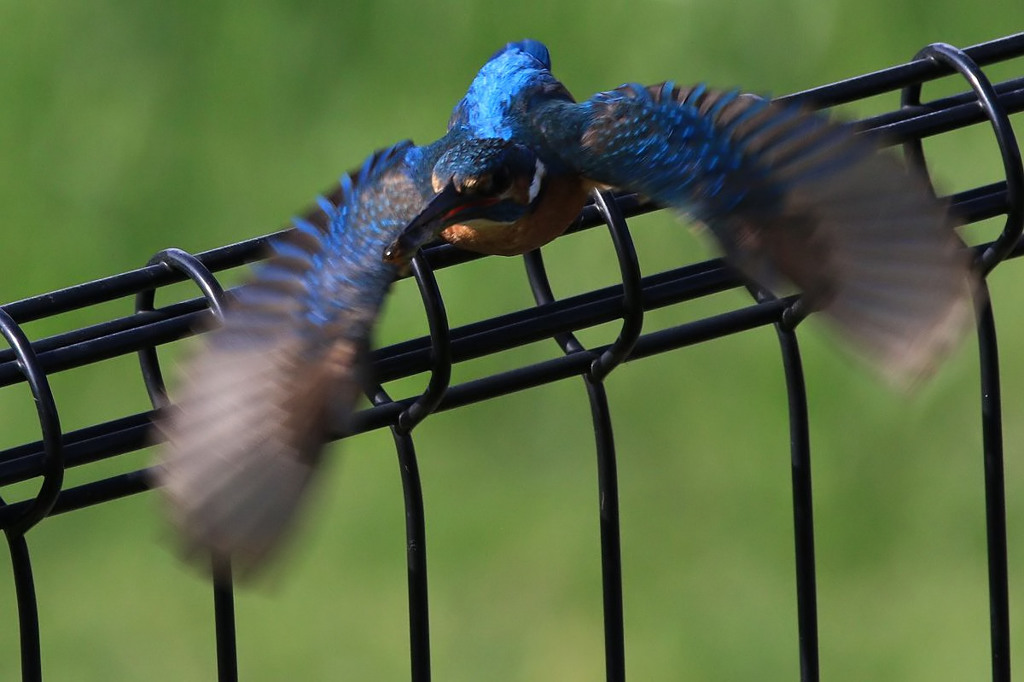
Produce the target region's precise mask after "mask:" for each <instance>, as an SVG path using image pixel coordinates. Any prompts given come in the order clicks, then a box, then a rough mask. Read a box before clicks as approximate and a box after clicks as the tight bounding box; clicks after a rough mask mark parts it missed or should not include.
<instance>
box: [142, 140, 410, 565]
mask: <svg viewBox="0 0 1024 682" xmlns="http://www.w3.org/2000/svg"><path fill="white" fill-rule="evenodd" d="M408 149H409V145H408V144H407V143H405V144H402V145H398V146H396V147H393V148H391V149H389V150H387V151H384V152H382V153H379V154H377V155H375V156H373V157H371V158H370V159H369V160H368V161H367V162H366V164H365V165H364V166H363V167H362V168H361V169H360V170H359V171H358V172H357V173H355V174H353V175H351V176H346V177H344V178H342V182H341V190H340V192H339V193H336V195H335V196H336V197H338V198H339V202H338V205H337V206H334V205H332V204H330V203H329V202H326V201H322V208H323V210H324V212H325V213H326V214H327V218H328V220H327V227H326V229H320V228H318V227H316V226H314V225H312V224H311V223H308V222H305V221H296V229H295V230H292V231H291V232H289V233H288V234H287V235H286V236H285V237H283V238H282V239H280V240H278V241H277V242H276V243H274V244H273V256H272V257H271V259H270V260H269V261H267V262H266V263H265V264H263V265H261V266H260V267H259V268H258V270H257V271H256V274H255V277H254V279H253V280H252V281H251V282H250V283H248V284H247V285H245V286H243V287H242V288H241V289H240V290H239V291H238V293H237V298H236V300H235V301H234V303H233V305H232V306H230V307H229V308H228V311H227V313H226V316H225V319H224V321H223V325H222V326H221V327H220V328H218V329H216V330H214V331H213V332H211V333H210V334H208V335H207V336H206V337H205V345H204V346H203V347H202V348H201V349H200V351H199V352H198V354H197V355H196V356H195V357H194V358H193V359H192V361H191V362H190V363H189V364H188V365H187V367H186V370H185V373H184V377H183V379H184V383H183V386H182V389H181V391H180V395H179V396H178V399H177V401H176V403H175V405H174V406H172V407H171V408H169V409H168V412H167V415H166V417H165V418H164V419H163V420H162V421H161V423H160V425H159V426H160V429H161V431H162V432H163V435H164V436H165V437H166V440H167V442H166V444H165V445H164V446H163V447H162V448H161V454H160V461H159V465H158V466H157V468H156V470H157V472H158V474H157V484H158V485H160V486H162V490H163V493H164V497H165V498H166V501H167V504H168V507H169V515H170V518H171V520H172V522H173V524H174V525H175V526H176V527H177V529H178V530H179V531H180V533H181V536H182V538H183V539H184V541H185V544H186V547H187V548H188V550H189V551H190V552H195V551H198V550H207V551H210V552H212V553H213V554H214V555H215V556H219V557H225V558H228V557H229V558H231V559H232V561H233V563H234V565H235V566H236V567H238V569H239V570H240V571H241V572H243V573H244V572H246V571H248V570H251V569H253V568H254V567H256V566H257V565H258V564H260V563H261V562H262V561H263V559H264V558H265V557H266V556H267V555H268V554H270V553H271V552H272V551H273V550H274V549H275V548H276V547H277V546H278V545H279V543H280V541H281V539H282V538H283V537H284V535H285V532H286V531H287V529H288V528H289V527H290V526H291V523H292V521H293V519H294V516H295V511H296V509H297V507H298V506H299V503H300V500H301V499H302V497H303V495H302V493H303V492H304V491H305V490H306V487H307V485H308V483H309V479H310V476H311V474H312V471H313V468H314V466H315V465H316V463H317V461H318V459H319V458H320V454H321V450H322V448H323V445H324V442H325V440H326V438H327V436H328V433H329V431H330V430H331V429H336V428H339V427H340V426H343V423H339V422H342V421H343V419H344V417H345V416H347V415H348V413H350V412H351V410H352V408H353V405H354V403H355V400H356V398H357V397H358V395H359V381H358V376H357V374H358V371H359V366H360V364H361V357H362V355H363V352H364V350H365V348H366V346H367V344H368V342H369V337H370V333H371V331H372V328H373V325H374V322H375V320H376V318H377V315H378V310H379V308H380V305H381V303H382V301H383V298H384V295H385V293H386V292H387V289H388V287H389V285H390V284H391V281H392V279H393V278H394V274H395V273H394V269H393V268H392V267H391V266H388V265H385V264H383V263H382V262H381V260H380V252H381V250H382V249H383V247H384V245H386V244H387V243H389V242H390V241H391V240H392V239H393V238H394V236H395V235H397V234H398V232H399V231H400V230H401V229H402V227H404V225H405V223H406V222H407V221H408V220H409V219H410V218H411V217H412V215H414V214H415V206H416V204H415V202H413V203H412V205H408V202H407V201H406V199H407V198H408V196H410V195H409V190H410V180H409V176H408V174H407V173H406V172H405V169H404V165H403V164H404V160H405V155H404V152H406V151H407V150H408ZM390 194H395V195H398V196H401V197H403V200H401V201H400V200H397V199H396V200H394V201H390V200H389V195H390ZM412 196H418V191H417V190H415V189H414V188H412Z"/></svg>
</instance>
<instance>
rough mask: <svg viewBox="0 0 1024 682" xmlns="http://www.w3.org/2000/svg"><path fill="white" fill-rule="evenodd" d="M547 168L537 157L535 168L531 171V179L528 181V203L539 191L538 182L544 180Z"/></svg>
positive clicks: (531, 201)
mask: <svg viewBox="0 0 1024 682" xmlns="http://www.w3.org/2000/svg"><path fill="white" fill-rule="evenodd" d="M547 172H548V169H547V168H545V167H544V164H543V163H541V162H540V159H537V166H536V170H535V171H534V172H533V180H532V181H531V182H530V192H529V199H530V203H531V204H532V203H533V200H534V199H536V198H537V193H538V192H540V183H541V182H542V181H543V180H544V176H545V175H547Z"/></svg>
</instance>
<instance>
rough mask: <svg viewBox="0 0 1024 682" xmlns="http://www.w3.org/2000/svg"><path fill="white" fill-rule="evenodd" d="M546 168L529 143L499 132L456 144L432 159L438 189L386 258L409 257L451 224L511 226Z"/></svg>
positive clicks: (397, 261)
mask: <svg viewBox="0 0 1024 682" xmlns="http://www.w3.org/2000/svg"><path fill="white" fill-rule="evenodd" d="M545 174H546V169H545V167H544V164H543V163H541V161H540V159H538V158H537V156H536V155H535V154H534V153H533V151H531V150H530V149H529V148H528V147H525V146H523V145H520V144H515V143H512V142H507V141H505V140H501V139H496V138H485V139H476V138H472V139H468V140H463V141H461V142H457V143H455V144H453V145H452V146H451V147H450V148H449V149H447V150H446V151H445V152H444V153H443V154H442V155H441V156H440V157H439V158H438V160H437V162H436V163H435V164H434V170H433V174H432V183H433V187H434V191H435V194H434V196H433V198H432V199H431V200H430V201H429V202H428V203H427V205H426V206H425V207H424V208H423V210H422V211H421V212H420V214H419V215H417V216H416V217H415V218H414V219H413V220H412V221H411V222H410V223H409V225H408V226H407V227H406V228H405V230H404V231H403V232H402V234H401V235H400V236H399V237H398V239H396V240H395V241H394V242H392V243H391V245H390V246H388V247H387V248H386V249H385V250H384V260H385V261H386V262H388V263H394V264H399V265H400V264H404V263H407V262H408V261H409V260H410V259H411V258H412V256H413V254H415V253H416V251H417V250H418V249H419V248H420V247H422V246H423V245H424V244H426V243H427V242H429V241H431V240H432V239H434V238H435V237H436V236H437V235H438V234H440V233H441V232H442V231H444V230H445V229H447V228H448V227H451V226H452V225H465V226H469V227H473V228H484V229H486V228H487V227H491V226H497V227H501V226H508V225H511V224H513V223H515V222H516V221H518V220H519V219H520V218H522V217H523V216H524V215H526V214H527V213H528V212H529V211H530V209H531V208H532V207H533V206H534V204H535V202H536V201H537V199H538V196H539V194H540V189H541V184H542V182H543V180H544V176H545Z"/></svg>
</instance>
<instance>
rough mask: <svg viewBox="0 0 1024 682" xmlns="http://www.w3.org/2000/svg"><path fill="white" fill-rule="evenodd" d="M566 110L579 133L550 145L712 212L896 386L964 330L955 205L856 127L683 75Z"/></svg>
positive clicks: (598, 177)
mask: <svg viewBox="0 0 1024 682" xmlns="http://www.w3.org/2000/svg"><path fill="white" fill-rule="evenodd" d="M557 106H559V107H560V110H561V111H560V113H561V115H562V116H568V117H571V119H572V120H571V122H570V124H569V125H568V126H565V127H564V128H559V130H560V131H561V132H560V134H561V135H565V134H567V133H566V132H565V131H569V132H568V134H569V135H571V139H564V138H563V139H557V140H549V145H550V146H551V148H553V149H555V150H557V152H558V153H559V155H561V156H562V158H563V160H564V161H565V162H566V163H567V164H568V165H569V166H570V167H573V168H575V169H577V170H578V171H579V172H580V173H582V174H583V175H585V176H587V177H589V178H591V179H593V180H595V181H597V182H600V183H604V184H607V185H611V186H613V187H617V188H621V189H625V190H630V191H635V192H639V193H640V194H643V195H645V196H647V197H649V198H651V199H653V200H654V201H656V202H658V203H660V204H663V205H666V206H670V207H673V208H675V209H678V210H681V211H683V212H685V213H687V214H689V215H690V216H691V217H694V218H696V219H698V220H700V221H701V222H703V223H705V224H706V225H707V226H708V227H709V228H710V230H711V232H712V233H713V234H714V236H715V237H716V238H717V240H718V241H719V243H720V244H721V245H722V247H723V249H724V251H725V252H726V255H727V256H728V257H729V258H730V259H731V261H732V262H733V263H734V264H735V265H736V266H737V267H738V268H739V269H740V270H741V271H742V272H743V273H745V274H746V275H747V276H748V277H750V278H751V279H753V280H755V281H757V282H758V283H761V284H763V285H766V286H769V287H771V286H773V285H776V284H778V283H779V282H778V280H779V279H783V280H787V281H788V282H789V283H791V284H794V285H796V286H797V287H799V288H800V289H801V290H802V291H803V292H804V296H805V300H806V301H807V302H808V303H809V304H811V305H812V306H813V307H815V308H818V309H821V310H822V311H823V313H824V315H825V316H826V318H827V319H828V320H829V321H830V322H831V323H832V325H833V326H835V327H836V328H838V332H839V334H840V335H841V336H842V337H843V338H845V339H847V340H848V341H849V342H850V345H851V346H852V347H853V348H854V349H855V350H856V351H858V352H859V353H860V354H861V355H863V356H865V357H866V358H867V359H868V360H869V361H871V362H872V363H873V364H874V365H875V366H876V367H878V368H879V369H880V370H881V371H882V373H883V374H884V375H885V376H887V377H888V378H889V379H890V380H891V381H893V382H894V383H896V384H902V385H907V384H912V383H914V382H915V381H916V380H918V379H919V378H921V377H923V376H925V375H927V374H928V373H929V372H930V371H931V370H932V369H933V368H934V367H935V365H936V364H937V363H938V361H939V360H940V359H941V358H942V357H943V356H944V355H945V354H946V353H947V352H948V350H949V349H950V348H951V346H953V345H954V344H955V343H956V342H957V341H958V340H959V339H960V337H961V336H962V333H963V331H964V329H965V328H966V326H967V324H968V322H969V321H970V319H971V296H972V291H973V286H972V284H971V282H972V279H971V278H972V275H971V274H970V269H969V257H968V254H967V252H966V250H965V249H964V248H963V245H962V244H961V242H960V241H959V239H958V238H957V236H956V235H955V232H954V229H953V228H954V222H953V220H952V219H951V218H950V216H949V215H948V213H947V209H946V206H945V205H944V204H943V203H942V202H940V201H938V200H936V199H935V198H934V195H933V194H932V192H931V190H930V188H929V187H928V185H927V183H926V182H925V181H924V180H923V179H922V178H920V177H918V176H917V175H915V174H914V173H912V172H908V170H907V169H906V168H905V167H904V166H903V165H902V164H901V163H900V161H899V160H898V159H896V158H895V157H894V156H892V155H890V154H888V153H883V152H879V151H878V150H877V148H876V147H875V145H874V144H872V143H871V142H870V141H869V140H868V139H867V138H866V137H865V136H861V135H856V134H855V132H854V130H853V129H852V128H851V127H850V126H848V125H845V124H842V123H837V122H833V121H830V120H829V119H828V118H826V117H824V116H822V115H820V114H816V113H813V112H809V111H806V110H804V109H802V108H799V107H796V106H792V105H785V104H779V103H771V102H769V101H767V100H764V99H761V98H759V97H755V96H752V95H741V94H738V93H736V92H721V91H710V90H707V89H705V88H704V87H703V86H696V87H693V88H685V89H681V88H679V87H676V86H675V85H673V84H672V83H665V84H662V85H656V86H651V87H649V88H643V87H641V86H638V85H626V86H622V87H621V88H619V89H617V90H613V91H611V92H606V93H601V94H598V95H596V96H594V97H593V98H591V99H590V100H588V101H586V102H583V103H581V104H579V105H565V104H560V105H557Z"/></svg>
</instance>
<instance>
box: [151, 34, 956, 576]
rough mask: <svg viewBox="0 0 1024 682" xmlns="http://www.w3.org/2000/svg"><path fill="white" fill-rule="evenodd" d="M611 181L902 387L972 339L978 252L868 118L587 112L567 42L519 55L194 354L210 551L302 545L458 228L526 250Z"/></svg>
mask: <svg viewBox="0 0 1024 682" xmlns="http://www.w3.org/2000/svg"><path fill="white" fill-rule="evenodd" d="M594 187H613V188H618V189H623V190H630V191H635V192H639V193H641V194H643V195H644V196H646V197H649V198H650V199H651V200H653V201H655V202H657V203H659V204H662V205H665V206H669V207H672V208H674V209H677V210H679V211H681V212H683V213H685V214H687V215H688V216H690V217H692V218H694V219H697V220H699V221H701V222H702V223H704V224H706V225H707V226H708V227H709V229H710V231H711V233H712V234H713V235H714V236H715V237H716V238H717V240H718V242H719V243H720V244H721V245H722V248H723V249H724V251H725V253H726V255H727V256H728V257H729V259H730V261H731V262H732V263H734V264H735V265H736V266H737V267H738V268H739V269H740V270H741V271H742V272H743V273H745V274H746V275H747V276H748V277H750V278H751V279H752V280H754V281H756V282H759V283H761V284H762V285H765V286H769V287H773V288H774V287H778V286H787V285H793V286H795V287H797V288H799V289H800V290H801V291H802V292H803V297H804V300H805V301H806V303H807V305H808V306H810V307H811V308H813V309H819V310H821V311H822V314H823V315H824V316H825V317H826V319H828V320H830V322H831V323H832V324H833V325H834V326H836V327H837V328H838V329H839V332H840V334H841V335H842V336H843V337H844V338H845V339H846V340H847V341H848V343H849V345H850V346H851V347H852V348H854V350H856V351H858V352H859V353H860V354H861V355H863V356H864V357H866V358H867V359H868V360H869V361H870V362H871V363H872V364H873V365H874V366H876V367H877V368H879V369H880V370H881V371H882V373H883V374H884V375H886V376H887V377H889V378H890V379H891V380H892V381H893V382H894V383H897V384H904V385H906V384H911V383H913V382H915V381H917V380H919V379H920V378H921V377H922V376H924V375H926V374H928V373H929V372H930V371H931V370H932V369H933V368H934V367H935V366H936V364H937V363H938V362H939V360H940V359H941V358H942V357H943V355H944V354H945V353H946V352H947V351H948V350H949V349H950V348H951V347H952V346H953V345H954V344H955V343H956V341H957V340H958V339H959V338H960V337H961V335H962V333H963V331H964V329H965V327H966V324H967V322H968V321H969V319H970V305H971V296H972V292H973V291H974V288H973V285H972V275H971V274H970V268H969V263H970V261H969V258H968V256H967V253H966V251H965V249H963V248H962V245H961V244H960V242H959V240H958V239H957V237H956V235H955V233H954V231H953V227H954V225H953V221H952V220H951V219H950V218H949V216H948V214H947V211H946V207H945V206H944V205H943V204H942V203H941V202H939V201H937V200H936V199H935V198H934V196H933V195H932V194H931V192H930V190H929V189H928V186H927V184H926V182H925V181H924V180H923V179H922V178H920V177H918V176H916V175H914V174H913V173H911V172H908V171H907V170H906V169H905V168H904V167H903V166H902V165H901V164H900V163H899V162H898V161H897V160H895V159H894V158H892V157H890V156H889V155H887V154H884V153H880V152H878V151H877V149H876V147H875V145H873V144H872V143H871V142H870V141H868V140H867V139H865V138H864V137H863V136H857V135H855V134H854V132H853V131H852V130H851V129H850V127H849V126H847V125H845V124H842V123H836V122H831V121H829V120H828V119H827V118H825V117H824V116H821V115H819V114H815V113H811V112H808V111H805V110H803V109H801V108H799V107H795V106H791V105H781V104H775V103H771V102H768V101H766V100H764V99H761V98H758V97H755V96H752V95H743V94H739V93H738V92H734V91H730V92H724V91H715V90H709V89H706V88H705V87H704V86H696V87H692V88H680V87H678V86H676V85H674V84H672V83H665V84H662V85H657V86H651V87H647V88H645V87H642V86H639V85H626V86H622V87H620V88H619V89H617V90H613V91H610V92H605V93H600V94H597V95H595V96H593V97H591V98H590V99H588V100H586V101H584V102H580V103H577V102H576V101H575V100H574V99H573V98H572V96H571V95H570V94H569V91H568V90H567V89H566V88H565V87H564V86H563V85H562V84H561V83H560V82H559V81H558V80H556V79H555V77H554V76H553V75H552V74H551V62H550V56H549V54H548V51H547V48H546V47H544V46H543V45H542V44H541V43H539V42H536V41H531V40H526V41H521V42H518V43H509V44H508V45H506V46H505V47H504V48H503V49H501V50H499V51H498V52H497V53H495V54H494V56H492V58H491V59H490V60H489V61H488V62H487V63H486V64H485V65H484V66H483V68H482V69H481V70H480V72H479V73H478V74H477V76H476V78H475V79H474V80H473V82H472V84H471V85H470V87H469V91H468V92H467V94H466V96H465V97H464V98H463V99H462V100H461V101H460V102H459V104H458V105H457V106H456V107H455V110H454V112H453V114H452V116H451V118H450V120H449V125H448V131H447V133H446V134H445V135H444V136H443V137H442V138H441V139H439V140H437V141H436V142H434V143H432V144H430V145H427V146H424V147H417V146H415V145H413V144H412V143H411V142H403V143H400V144H398V145H395V146H394V147H392V148H390V149H387V150H385V151H382V152H379V153H377V154H375V155H373V156H372V157H370V158H369V159H368V160H367V161H366V163H365V164H364V165H363V166H362V167H361V168H360V169H359V170H357V171H356V172H354V173H353V174H351V175H348V176H345V177H343V178H342V180H341V184H340V187H339V190H338V191H337V192H336V193H335V194H334V195H332V198H333V199H334V200H333V201H327V200H326V199H322V200H321V202H320V203H321V209H322V211H323V214H324V216H325V218H324V220H322V221H320V222H321V223H322V224H314V221H312V220H308V219H302V220H297V221H296V225H295V229H294V230H292V231H290V232H289V233H287V235H286V236H284V237H282V238H280V239H278V240H277V241H276V242H274V243H273V244H272V254H271V258H270V259H269V260H268V261H267V262H266V263H265V264H263V265H261V266H259V267H258V268H257V269H256V271H255V273H254V277H253V279H252V280H251V281H250V282H249V283H248V284H246V285H244V286H243V287H241V288H240V290H239V291H238V292H237V295H236V297H235V300H234V302H233V304H232V305H230V306H229V307H228V310H227V312H226V315H225V317H224V319H223V320H222V323H221V325H220V326H219V327H218V328H217V329H215V330H214V331H212V332H211V333H210V334H207V335H205V337H204V338H205V339H206V341H205V344H204V346H203V347H202V348H201V349H200V350H199V352H198V353H197V354H196V355H195V357H193V358H192V360H191V361H190V362H189V363H188V365H187V367H186V370H185V372H184V382H183V387H182V389H181V391H180V394H179V395H178V396H177V400H176V402H175V405H174V406H173V407H172V408H170V409H168V410H167V414H166V415H165V416H163V417H162V418H161V420H160V422H159V427H160V430H161V431H162V435H163V437H164V438H165V439H166V441H167V442H166V444H165V445H164V447H163V448H162V450H161V456H160V460H159V462H158V466H157V467H156V468H155V471H156V480H155V483H156V484H158V485H160V486H161V487H162V489H163V491H164V497H165V499H166V501H167V504H168V509H169V515H170V517H171V520H172V522H173V523H174V525H175V526H176V527H177V528H178V530H179V531H180V534H181V536H182V538H183V540H184V543H185V545H186V548H187V549H188V550H189V551H192V552H196V551H202V552H210V553H212V554H213V555H214V556H215V557H218V558H222V559H227V558H230V559H231V561H232V563H233V565H235V566H236V567H237V568H238V569H239V570H240V571H241V572H243V573H244V572H250V571H252V570H255V569H257V568H259V567H260V566H261V565H263V563H264V562H265V560H266V558H267V557H268V556H270V555H272V554H273V553H274V551H275V550H276V549H277V548H278V547H279V546H280V544H281V541H282V539H283V538H284V537H286V535H287V532H286V531H287V529H288V528H289V527H290V526H291V525H292V523H293V521H294V518H295V515H296V511H297V509H298V508H299V507H300V506H301V502H302V500H303V499H304V492H305V490H306V489H307V487H308V483H309V480H310V477H311V476H312V474H313V472H314V471H315V468H316V464H317V462H318V460H319V459H320V457H321V453H322V450H323V446H324V444H325V442H326V439H327V438H328V435H329V434H330V433H331V432H334V431H344V428H345V422H346V419H347V417H348V416H349V415H350V414H351V413H352V411H353V409H354V406H355V403H356V400H357V398H358V395H359V393H360V386H361V383H362V377H363V375H364V374H365V372H366V362H365V356H366V353H367V350H368V348H369V345H370V340H371V335H372V331H373V327H374V323H375V320H376V318H377V316H378V314H379V311H380V307H381V305H382V303H383V300H384V298H385V295H386V293H387V291H388V288H389V287H390V285H391V283H392V281H393V279H394V277H395V275H396V272H398V271H399V270H400V269H401V268H403V267H405V265H406V264H407V263H408V260H409V259H410V258H411V257H412V255H413V254H414V253H415V251H416V250H417V249H419V248H420V247H421V246H422V245H424V244H425V243H427V242H428V241H430V240H432V239H434V238H435V237H436V236H438V235H440V236H441V237H442V238H443V239H445V240H447V241H449V242H451V243H453V244H455V245H456V246H459V247H462V248H466V249H470V250H474V251H479V252H483V253H489V254H502V255H515V254H521V253H524V252H526V251H529V250H531V249H534V248H537V247H539V246H542V245H543V244H545V243H547V242H549V241H550V240H552V239H554V238H555V237H557V236H558V235H559V234H561V233H562V232H563V231H564V230H565V229H566V227H567V226H568V225H569V224H570V223H571V222H572V220H573V219H574V218H575V216H576V215H577V214H578V212H579V210H580V209H581V208H582V206H583V205H584V203H585V202H586V200H587V196H588V194H589V192H590V191H591V190H592V189H593V188H594Z"/></svg>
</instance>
